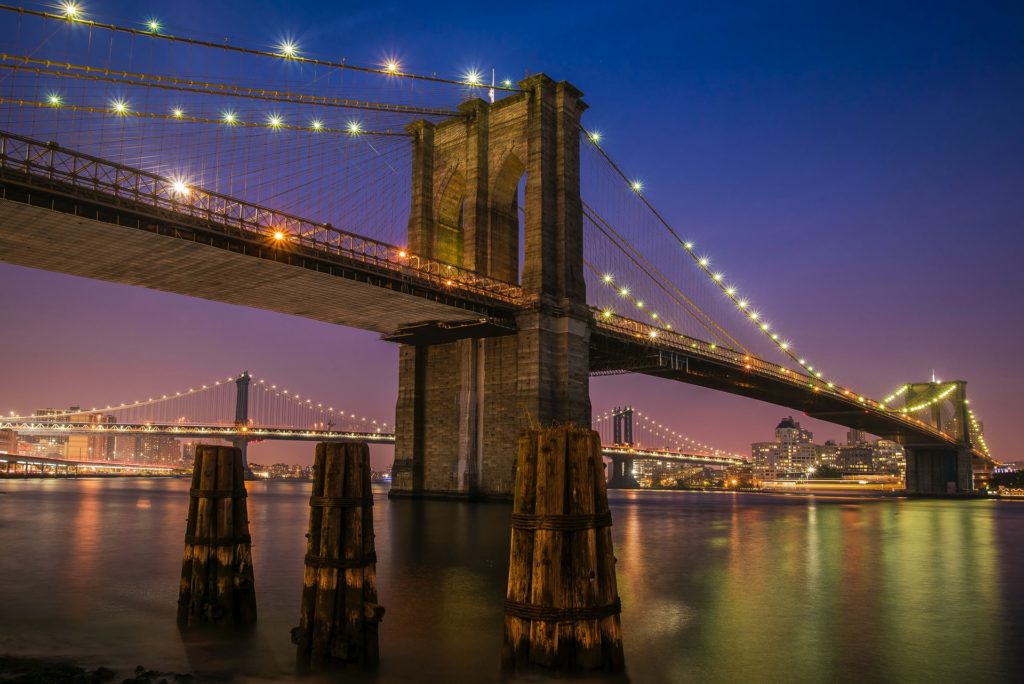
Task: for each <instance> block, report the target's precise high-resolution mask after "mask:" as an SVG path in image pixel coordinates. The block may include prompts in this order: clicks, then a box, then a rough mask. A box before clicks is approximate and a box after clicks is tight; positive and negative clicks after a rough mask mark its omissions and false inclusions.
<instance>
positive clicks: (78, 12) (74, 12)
mask: <svg viewBox="0 0 1024 684" xmlns="http://www.w3.org/2000/svg"><path fill="white" fill-rule="evenodd" d="M60 9H61V11H62V12H64V17H65V18H66V19H71V20H74V19H80V18H81V16H82V6H81V5H79V4H78V3H77V2H62V3H61V4H60Z"/></svg>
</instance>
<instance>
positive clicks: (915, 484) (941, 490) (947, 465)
mask: <svg viewBox="0 0 1024 684" xmlns="http://www.w3.org/2000/svg"><path fill="white" fill-rule="evenodd" d="M971 460H972V457H971V452H970V451H968V450H967V449H958V450H957V449H939V448H912V449H907V493H908V494H920V495H926V496H945V495H963V494H971V493H972V492H973V491H974V473H973V470H972V463H971Z"/></svg>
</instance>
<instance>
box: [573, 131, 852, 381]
mask: <svg viewBox="0 0 1024 684" xmlns="http://www.w3.org/2000/svg"><path fill="white" fill-rule="evenodd" d="M580 131H581V132H582V133H583V137H584V138H585V139H586V140H587V141H588V142H589V143H590V144H591V146H593V148H594V149H595V150H596V151H597V152H598V154H599V155H600V156H601V158H603V159H604V161H605V162H607V163H608V165H609V166H610V167H611V168H612V170H613V171H615V173H616V174H617V175H618V176H619V177H620V178H621V179H622V181H624V182H625V183H626V184H627V185H628V186H629V188H630V189H631V190H632V192H633V193H634V194H635V195H636V196H637V198H639V200H640V202H641V203H642V204H643V206H644V207H645V208H646V209H647V210H648V211H650V212H651V214H652V215H653V216H654V218H655V219H656V220H657V222H658V223H659V224H660V225H661V226H662V227H663V228H664V229H665V230H666V231H667V232H668V233H669V235H671V237H672V238H673V239H674V240H675V242H676V243H677V244H679V245H680V246H682V247H683V249H684V250H685V251H686V253H687V254H688V255H689V256H690V257H691V258H692V259H693V260H694V261H695V262H696V263H697V265H698V266H699V267H700V268H701V270H703V271H704V272H705V273H706V274H707V275H708V277H709V278H711V279H712V282H713V283H714V284H715V285H716V286H717V287H718V288H719V289H720V290H721V291H722V292H723V293H724V294H725V295H726V296H727V297H728V298H729V299H730V300H732V302H733V303H734V304H736V306H737V307H738V308H739V309H740V311H742V312H743V313H744V314H746V316H747V317H748V319H749V320H750V321H751V322H752V323H753V324H754V325H755V326H756V327H758V328H759V329H760V330H761V332H762V333H764V335H765V336H767V338H768V339H769V341H770V342H771V343H772V344H773V345H774V346H775V347H776V348H778V349H779V350H780V351H781V352H783V353H784V354H785V355H786V356H788V357H789V358H790V359H791V360H792V361H794V362H796V363H797V364H799V365H800V366H801V367H803V368H805V369H806V370H807V371H808V372H809V373H810V374H811V377H812V378H814V379H816V380H817V381H818V382H820V383H821V384H822V385H826V386H827V385H829V383H828V381H826V380H822V372H821V371H815V370H814V367H813V366H811V365H809V364H808V363H807V361H806V360H805V359H802V358H800V357H799V356H798V355H797V354H795V353H794V352H793V351H791V350H790V345H789V343H788V342H784V341H782V340H781V339H780V338H779V335H778V334H777V333H772V332H770V326H769V325H768V324H767V323H764V322H763V321H760V322H759V319H760V315H759V314H757V313H756V312H754V311H752V310H751V309H750V307H749V304H748V303H747V302H746V301H744V300H742V299H741V298H740V297H739V296H738V295H737V294H736V291H735V288H732V287H729V286H728V285H727V284H726V283H725V282H724V280H723V279H722V278H721V276H720V274H716V273H714V272H713V271H712V270H711V268H710V261H709V260H708V259H707V258H703V257H700V256H699V255H697V254H696V253H695V252H694V250H693V244H692V243H691V242H688V241H685V240H683V239H682V237H681V236H680V235H679V233H677V232H676V230H675V229H674V228H673V227H672V226H671V225H670V224H669V223H668V221H667V220H666V219H665V217H664V216H662V214H661V212H659V211H658V210H657V208H655V206H654V205H653V204H651V202H650V201H649V200H648V199H647V197H646V196H645V195H644V194H643V193H642V192H641V191H642V189H643V187H642V185H641V184H639V183H638V182H637V181H632V180H630V178H629V177H628V176H627V175H626V174H625V172H624V171H623V170H622V168H621V167H620V166H619V165H618V164H617V163H616V162H615V160H613V159H612V158H611V155H609V154H608V152H607V151H606V150H605V149H604V147H602V146H601V145H600V144H599V140H600V136H595V134H593V133H590V132H588V131H587V130H586V129H585V128H584V127H583V126H582V125H581V126H580ZM831 388H832V387H831V386H829V389H831Z"/></svg>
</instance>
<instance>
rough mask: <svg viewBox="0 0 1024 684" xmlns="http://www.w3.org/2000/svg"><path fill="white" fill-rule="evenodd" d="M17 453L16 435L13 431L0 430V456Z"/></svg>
mask: <svg viewBox="0 0 1024 684" xmlns="http://www.w3.org/2000/svg"><path fill="white" fill-rule="evenodd" d="M17 453H18V433H17V432H15V431H14V430H0V454H17Z"/></svg>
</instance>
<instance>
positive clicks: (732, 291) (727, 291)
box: [725, 287, 736, 297]
mask: <svg viewBox="0 0 1024 684" xmlns="http://www.w3.org/2000/svg"><path fill="white" fill-rule="evenodd" d="M725 294H727V295H729V296H730V297H732V296H733V295H735V294H736V288H735V287H727V288H725Z"/></svg>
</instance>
